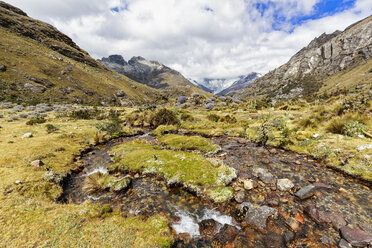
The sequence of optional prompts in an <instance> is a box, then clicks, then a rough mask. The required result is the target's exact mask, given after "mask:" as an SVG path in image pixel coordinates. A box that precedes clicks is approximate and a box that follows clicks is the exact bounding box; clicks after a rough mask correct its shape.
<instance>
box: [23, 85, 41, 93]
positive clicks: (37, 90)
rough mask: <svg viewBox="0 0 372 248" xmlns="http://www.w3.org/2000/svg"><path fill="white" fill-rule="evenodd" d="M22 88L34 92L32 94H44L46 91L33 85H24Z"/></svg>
mask: <svg viewBox="0 0 372 248" xmlns="http://www.w3.org/2000/svg"><path fill="white" fill-rule="evenodd" d="M23 87H25V88H26V89H29V90H31V91H32V92H34V93H44V92H45V90H46V89H45V88H44V87H40V86H35V85H33V84H30V83H25V84H24V85H23Z"/></svg>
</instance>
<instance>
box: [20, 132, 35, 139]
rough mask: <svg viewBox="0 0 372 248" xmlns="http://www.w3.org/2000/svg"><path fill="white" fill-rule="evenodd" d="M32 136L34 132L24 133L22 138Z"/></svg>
mask: <svg viewBox="0 0 372 248" xmlns="http://www.w3.org/2000/svg"><path fill="white" fill-rule="evenodd" d="M31 137H32V133H25V134H23V135H22V137H21V139H27V138H31Z"/></svg>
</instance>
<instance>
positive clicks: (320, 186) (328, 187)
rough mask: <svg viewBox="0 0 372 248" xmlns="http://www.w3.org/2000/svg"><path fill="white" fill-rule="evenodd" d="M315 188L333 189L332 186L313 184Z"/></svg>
mask: <svg viewBox="0 0 372 248" xmlns="http://www.w3.org/2000/svg"><path fill="white" fill-rule="evenodd" d="M313 186H315V187H316V188H317V189H332V187H331V186H329V185H328V184H325V183H313Z"/></svg>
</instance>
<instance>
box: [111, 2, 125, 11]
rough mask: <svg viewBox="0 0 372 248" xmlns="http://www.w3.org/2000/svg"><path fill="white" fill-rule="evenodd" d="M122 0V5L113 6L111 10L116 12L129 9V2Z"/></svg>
mask: <svg viewBox="0 0 372 248" xmlns="http://www.w3.org/2000/svg"><path fill="white" fill-rule="evenodd" d="M121 2H122V5H121V6H116V7H114V8H111V9H110V10H111V11H112V12H116V13H119V12H120V11H123V10H128V3H127V2H126V1H125V0H122V1H121Z"/></svg>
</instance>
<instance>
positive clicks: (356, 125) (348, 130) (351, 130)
mask: <svg viewBox="0 0 372 248" xmlns="http://www.w3.org/2000/svg"><path fill="white" fill-rule="evenodd" d="M365 129H366V126H365V125H363V124H362V123H360V122H359V121H350V122H348V123H346V124H345V125H344V127H343V133H344V134H345V135H347V136H350V137H354V136H357V135H359V134H363V131H365Z"/></svg>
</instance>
